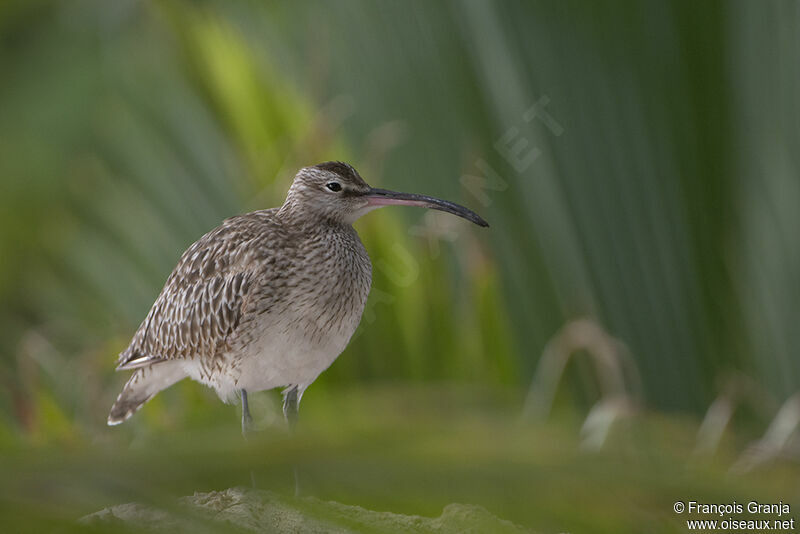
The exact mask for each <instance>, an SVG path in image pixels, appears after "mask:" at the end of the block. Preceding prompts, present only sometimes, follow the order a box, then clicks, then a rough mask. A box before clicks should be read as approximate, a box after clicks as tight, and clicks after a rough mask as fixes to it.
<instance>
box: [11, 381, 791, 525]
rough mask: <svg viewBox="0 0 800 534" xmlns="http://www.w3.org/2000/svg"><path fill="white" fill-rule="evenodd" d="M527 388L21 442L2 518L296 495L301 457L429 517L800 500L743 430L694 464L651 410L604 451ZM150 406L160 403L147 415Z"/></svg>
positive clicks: (314, 471) (371, 496) (403, 393)
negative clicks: (526, 400) (528, 401)
mask: <svg viewBox="0 0 800 534" xmlns="http://www.w3.org/2000/svg"><path fill="white" fill-rule="evenodd" d="M516 397H517V396H516V395H514V394H513V393H509V392H502V391H501V392H498V391H488V390H472V389H464V388H412V389H409V388H399V387H393V386H383V387H377V386H376V387H371V388H368V389H361V390H348V391H329V392H320V394H319V395H314V392H313V390H311V391H309V395H308V396H307V398H306V399H305V400H304V405H303V411H302V417H303V419H302V420H301V426H300V430H299V431H298V433H297V435H295V436H294V437H289V436H287V435H286V434H285V432H284V431H283V430H282V429H281V428H280V426H275V427H268V428H266V429H265V430H263V431H261V432H258V433H257V434H256V435H254V436H252V437H251V438H250V439H248V440H247V441H245V440H243V439H242V438H241V436H240V435H239V428H238V421H237V412H236V410H235V409H234V408H233V407H225V408H223V409H227V410H229V411H230V417H229V418H227V419H222V421H224V423H223V424H218V425H211V426H205V427H204V426H202V425H201V424H199V423H193V422H192V421H188V422H181V421H174V422H173V426H172V427H171V428H167V427H159V425H152V424H151V423H150V422H149V421H147V422H143V421H135V420H134V421H132V423H133V424H131V425H129V426H123V427H119V428H113V429H109V430H108V431H107V432H104V433H102V434H101V435H99V436H98V437H97V438H95V439H94V441H93V442H91V443H89V442H85V441H83V440H82V439H80V437H75V438H73V439H72V441H71V442H70V443H61V444H58V445H56V444H50V445H37V446H27V445H25V444H23V443H19V442H17V443H16V445H14V444H12V443H8V450H7V451H6V454H3V455H2V458H1V459H0V471H2V473H3V474H4V476H3V480H2V483H1V484H2V485H1V486H0V498H1V500H2V503H3V504H2V506H3V507H4V510H3V521H4V523H5V524H6V525H7V526H8V527H10V528H11V530H6V531H8V532H17V531H37V532H41V531H46V530H53V529H56V530H70V529H72V528H77V527H75V523H74V521H75V520H76V519H77V518H79V517H81V516H83V515H85V514H88V513H91V512H94V511H97V510H99V509H102V508H104V507H108V506H112V505H115V504H120V503H125V502H130V501H137V502H142V503H145V504H152V505H156V506H160V507H165V506H166V507H170V506H174V504H175V503H176V502H177V499H178V498H179V497H181V496H184V495H192V494H193V493H194V492H196V491H200V492H206V491H211V490H221V489H225V488H229V487H235V486H249V485H250V484H251V480H255V482H256V486H257V487H258V488H260V489H266V490H270V491H273V492H275V493H277V494H278V495H284V496H287V498H290V497H289V496H290V495H291V493H292V491H293V484H294V483H293V475H292V467H293V465H297V467H298V472H299V479H300V484H301V489H302V492H303V494H304V495H306V496H312V497H315V498H317V499H320V500H321V501H323V502H324V501H337V502H340V503H344V504H349V505H358V506H361V507H363V508H365V509H368V510H375V511H390V512H394V513H398V514H416V515H422V516H428V517H435V516H439V515H441V513H442V510H443V508H444V507H445V506H447V505H448V504H451V503H464V504H477V505H481V506H484V507H485V508H486V509H487V510H488V511H489V512H491V513H492V514H494V515H496V516H498V517H500V518H503V519H508V520H511V521H513V522H515V523H517V524H519V525H522V526H524V527H527V528H531V529H534V530H536V531H540V532H563V531H568V532H616V533H625V532H631V533H633V532H643V531H646V532H685V531H686V528H685V526H684V525H683V524H681V523H680V522H679V520H680V519H681V518H680V517H679V516H677V514H675V513H674V512H673V510H672V505H673V503H674V502H675V501H677V500H682V501H687V502H688V501H690V500H697V501H700V502H716V503H726V502H732V501H734V500H736V501H737V502H741V503H746V502H748V501H750V500H752V499H756V500H759V501H761V502H778V501H779V500H782V501H783V502H789V503H798V504H800V488H798V486H797V484H796V480H797V476H798V475H800V468H798V466H796V465H788V464H781V465H772V466H767V467H765V468H762V469H760V470H759V471H757V472H754V473H751V474H748V475H742V476H732V475H730V474H729V473H728V468H729V467H730V465H731V464H732V462H733V461H734V459H735V456H734V455H733V451H732V448H733V447H737V446H738V444H737V443H734V442H735V441H736V440H735V439H732V440H731V442H730V443H727V444H726V445H725V446H724V447H723V451H722V452H720V453H719V455H718V456H717V457H715V458H713V459H707V460H698V459H694V460H692V459H691V452H692V447H693V443H694V433H695V431H696V424H695V422H694V421H691V420H680V419H674V418H670V417H664V416H659V415H653V414H649V415H640V416H636V417H634V418H632V419H630V420H628V421H627V422H622V423H620V424H619V425H618V426H617V427H615V429H614V431H613V432H612V434H611V437H610V439H609V442H608V443H607V445H606V447H605V448H604V449H603V450H602V451H600V452H594V453H590V452H586V451H583V450H581V448H580V447H579V443H578V439H577V436H578V431H579V428H578V427H579V425H578V420H577V419H576V418H572V417H569V416H568V415H563V416H561V417H558V421H559V422H558V423H548V424H544V425H530V424H522V423H521V421H520V420H519V418H518V415H517V412H516V410H515V409H514V408H515V407H516V406H519V399H518V398H516ZM261 400H262V402H261V403H260V405H257V406H256V408H257V409H258V412H259V415H257V419H259V420H260V421H261V422H262V424H266V423H265V422H266V421H268V420H269V419H270V414H269V412H270V410H271V409H273V408H274V407H273V406H270V404H269V403H265V402H264V398H262V399H261ZM257 404H259V403H257ZM167 411H168V410H167ZM146 416H147V409H146V408H145V410H144V412H142V413H140V414H138V416H137V417H140V418H145V417H146ZM726 447H727V448H728V449H727V450H726ZM96 528H101V529H102V527H96Z"/></svg>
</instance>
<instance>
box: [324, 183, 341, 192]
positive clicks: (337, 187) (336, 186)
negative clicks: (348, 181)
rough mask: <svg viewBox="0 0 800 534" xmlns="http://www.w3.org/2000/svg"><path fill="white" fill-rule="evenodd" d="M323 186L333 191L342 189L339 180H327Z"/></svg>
mask: <svg viewBox="0 0 800 534" xmlns="http://www.w3.org/2000/svg"><path fill="white" fill-rule="evenodd" d="M325 187H327V188H328V189H330V190H331V191H333V192H334V193H336V192H337V191H341V190H342V184H340V183H339V182H328V183H327V184H325Z"/></svg>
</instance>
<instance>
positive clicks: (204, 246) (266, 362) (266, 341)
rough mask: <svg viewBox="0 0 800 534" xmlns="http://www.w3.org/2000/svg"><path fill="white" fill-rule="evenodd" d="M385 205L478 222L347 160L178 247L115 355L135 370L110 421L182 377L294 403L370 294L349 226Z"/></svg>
mask: <svg viewBox="0 0 800 534" xmlns="http://www.w3.org/2000/svg"><path fill="white" fill-rule="evenodd" d="M388 204H410V205H415V206H424V207H431V208H434V209H441V210H444V211H449V212H451V213H455V214H457V215H460V216H463V217H465V218H468V219H469V220H471V221H473V222H475V223H476V224H481V225H486V223H485V222H484V221H483V220H482V219H480V217H478V216H477V215H475V214H474V213H472V212H470V211H469V210H466V208H462V207H460V206H457V205H455V204H452V203H449V202H445V201H440V200H437V199H432V198H430V197H423V196H419V195H407V194H402V193H393V192H389V191H384V190H380V189H373V188H371V187H370V186H369V185H367V184H366V183H365V182H364V181H363V180H362V179H361V177H360V176H359V175H358V173H357V172H356V171H355V170H354V169H353V168H352V167H350V166H349V165H347V164H345V163H341V162H327V163H323V164H319V165H316V166H313V167H306V168H304V169H301V170H300V172H298V174H297V176H296V177H295V180H294V182H293V183H292V186H291V188H290V189H289V193H288V195H287V197H286V201H285V202H284V204H283V205H282V206H281V207H280V208H273V209H268V210H261V211H255V212H252V213H248V214H245V215H240V216H236V217H231V218H230V219H226V220H225V221H224V222H223V223H222V224H221V225H220V226H219V227H217V228H215V229H214V230H212V231H210V232H209V233H207V234H206V235H204V236H203V237H201V238H200V239H199V240H198V241H197V242H195V243H194V244H193V245H191V246H190V247H189V249H188V250H186V252H184V254H183V255H182V256H181V258H180V260H179V261H178V265H177V266H176V267H175V269H174V270H173V272H172V274H170V276H169V278H168V279H167V282H166V284H165V285H164V288H163V289H162V291H161V293H160V294H159V296H158V298H157V299H156V301H155V303H154V304H153V307H152V308H151V309H150V312H149V313H148V314H147V316H146V317H145V319H144V321H143V322H142V324H141V325H140V327H139V329H138V330H137V331H136V333H135V334H134V336H133V339H132V340H131V343H130V345H129V346H128V348H127V349H125V350H124V351H123V352H122V353H121V354H120V357H119V362H118V363H119V365H118V369H121V370H128V369H131V370H134V374H133V375H132V376H131V379H130V380H129V381H128V383H127V384H126V385H125V388H124V389H123V391H122V393H121V394H120V396H119V397H118V398H117V401H116V403H115V404H114V406H113V407H112V410H111V414H110V415H109V418H108V422H109V424H118V423H121V422H122V421H124V420H125V419H127V418H128V417H130V415H131V414H133V413H134V412H135V411H136V410H137V409H138V408H139V407H140V406H141V405H142V404H143V403H145V402H146V401H147V400H149V399H150V398H151V397H152V396H153V395H155V394H156V393H157V392H158V391H160V390H161V389H164V388H166V387H168V386H170V385H172V384H174V383H175V382H177V381H178V380H180V379H182V378H184V377H187V376H188V377H191V378H192V379H194V380H197V381H199V382H201V383H204V384H206V385H208V386H211V387H213V388H214V389H215V390H216V391H217V393H218V394H219V396H220V397H221V398H222V399H223V400H226V401H229V400H232V399H233V398H234V397H235V395H236V394H237V393H238V392H244V391H250V390H254V391H258V390H263V389H271V388H274V387H288V388H290V391H292V393H293V394H292V395H291V396H290V397H291V398H292V399H295V402H299V399H300V397H301V396H302V393H303V391H304V390H305V388H306V387H308V386H309V385H310V384H311V383H312V382H313V381H314V380H315V379H316V378H317V376H319V374H320V373H321V372H322V371H324V370H325V369H326V368H327V367H328V366H329V365H330V364H331V363H332V362H333V361H334V359H335V358H336V357H337V356H338V355H339V354H340V353H341V352H342V351H343V350H344V348H345V347H346V345H347V343H348V341H349V339H350V337H351V336H352V334H353V332H354V331H355V329H356V327H357V326H358V323H359V321H360V319H361V313H362V312H363V310H364V306H365V304H366V300H367V296H368V294H369V289H370V284H371V269H372V267H371V264H370V261H369V256H368V255H367V252H366V250H365V249H364V246H363V245H362V243H361V241H360V239H359V238H358V235H357V234H356V232H355V230H354V229H353V228H352V226H351V224H352V223H353V222H354V221H355V220H356V219H358V217H360V216H361V215H363V214H364V213H367V212H368V211H370V210H372V209H375V208H376V207H380V206H383V205H388ZM244 398H245V397H244V396H243V399H244Z"/></svg>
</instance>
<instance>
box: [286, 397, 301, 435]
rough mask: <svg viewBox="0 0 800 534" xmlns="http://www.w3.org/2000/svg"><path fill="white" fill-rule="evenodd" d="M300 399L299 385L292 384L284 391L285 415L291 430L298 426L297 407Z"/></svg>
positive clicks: (291, 431)
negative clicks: (298, 393)
mask: <svg viewBox="0 0 800 534" xmlns="http://www.w3.org/2000/svg"><path fill="white" fill-rule="evenodd" d="M299 403H300V401H299V399H298V395H297V386H290V387H288V388H287V389H286V391H284V392H283V417H284V418H285V419H286V425H287V426H288V427H289V432H290V433H293V432H294V427H295V426H297V408H298V405H299Z"/></svg>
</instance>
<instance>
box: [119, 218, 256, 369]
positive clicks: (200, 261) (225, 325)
mask: <svg viewBox="0 0 800 534" xmlns="http://www.w3.org/2000/svg"><path fill="white" fill-rule="evenodd" d="M270 211H271V210H270ZM268 215H269V214H268V213H267V212H263V213H262V216H264V217H265V216H268ZM260 218H261V217H259V215H258V214H250V215H247V216H241V217H233V218H231V219H227V220H226V221H225V222H224V223H223V224H222V226H220V227H218V228H216V229H214V230H212V231H211V232H209V233H208V234H206V235H205V236H203V237H202V238H200V239H199V240H198V241H197V242H196V243H194V244H193V245H192V246H191V247H189V249H188V250H187V251H186V252H184V254H183V256H182V257H181V259H180V261H179V262H178V265H177V266H176V267H175V270H174V271H173V272H172V274H171V275H170V276H169V278H168V279H167V283H166V284H165V285H164V289H162V291H161V294H160V295H159V296H158V298H157V299H156V301H155V303H154V304H153V307H152V308H151V309H150V312H149V313H148V314H147V317H146V318H145V320H144V321H143V322H142V324H141V326H139V329H138V331H137V332H136V334H135V335H134V337H133V340H132V341H131V344H130V346H129V347H128V348H127V349H126V350H125V351H124V352H123V353H122V354H120V358H119V365H118V369H136V368H139V367H143V366H147V365H151V364H153V363H157V362H160V361H165V360H172V359H176V358H195V357H200V358H209V357H214V356H215V355H216V354H218V353H219V352H220V351H224V350H225V349H226V347H227V343H228V341H229V338H230V336H231V335H232V334H233V333H234V332H235V331H236V328H237V326H238V325H239V322H240V319H241V315H242V311H243V309H244V307H245V305H246V303H247V299H248V294H249V291H250V288H251V285H252V284H251V282H252V280H253V278H254V274H255V273H254V272H253V268H254V266H253V263H254V262H252V261H251V260H252V253H253V249H254V247H252V246H251V245H252V243H253V240H255V239H259V238H261V239H263V237H264V236H263V232H261V231H263V227H262V224H260V223H263V220H259V219H260Z"/></svg>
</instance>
